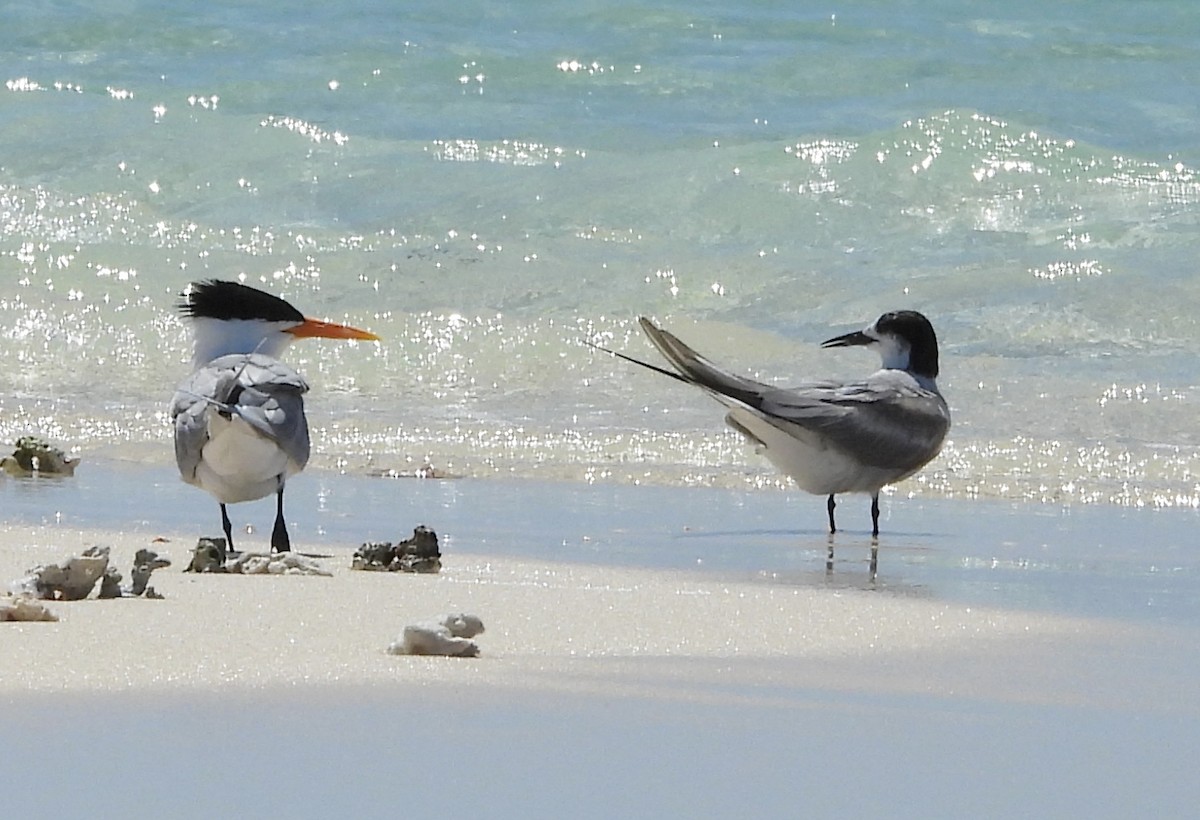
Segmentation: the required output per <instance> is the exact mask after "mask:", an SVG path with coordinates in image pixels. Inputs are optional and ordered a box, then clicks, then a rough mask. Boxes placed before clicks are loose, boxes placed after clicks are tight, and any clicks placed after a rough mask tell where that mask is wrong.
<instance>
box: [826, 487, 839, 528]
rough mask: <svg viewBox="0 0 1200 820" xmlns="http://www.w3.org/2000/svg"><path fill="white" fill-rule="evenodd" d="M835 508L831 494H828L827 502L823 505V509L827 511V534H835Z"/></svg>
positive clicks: (835, 503) (835, 504)
mask: <svg viewBox="0 0 1200 820" xmlns="http://www.w3.org/2000/svg"><path fill="white" fill-rule="evenodd" d="M836 506H837V502H836V501H834V500H833V493H830V494H829V501H828V502H826V504H825V509H827V510H829V532H830V533H835V532H837V527H836V526H835V525H834V523H833V508H834V507H836Z"/></svg>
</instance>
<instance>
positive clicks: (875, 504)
mask: <svg viewBox="0 0 1200 820" xmlns="http://www.w3.org/2000/svg"><path fill="white" fill-rule="evenodd" d="M871 536H872V537H873V538H878V537H879V493H872V494H871Z"/></svg>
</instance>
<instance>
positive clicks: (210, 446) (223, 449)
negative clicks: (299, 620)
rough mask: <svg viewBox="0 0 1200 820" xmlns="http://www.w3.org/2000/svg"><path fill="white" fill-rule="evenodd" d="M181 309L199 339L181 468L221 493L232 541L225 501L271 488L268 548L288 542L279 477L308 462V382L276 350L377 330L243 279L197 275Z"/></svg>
mask: <svg viewBox="0 0 1200 820" xmlns="http://www.w3.org/2000/svg"><path fill="white" fill-rule="evenodd" d="M179 311H180V313H181V314H182V315H183V316H184V317H185V318H186V319H188V320H189V321H190V323H191V325H192V331H193V336H194V339H195V353H194V356H193V361H192V364H193V367H194V368H195V369H194V370H193V372H192V374H191V376H189V377H188V378H187V379H185V380H184V382H183V383H182V384H181V385H179V388H178V389H177V390H176V392H175V397H174V399H173V400H172V402H171V421H172V423H173V424H174V425H175V460H176V462H177V463H178V465H179V473H180V475H181V476H182V478H183V480H184V481H186V482H187V483H189V484H194V485H196V486H197V487H200V488H202V489H204V490H207V491H208V492H209V493H211V494H212V495H213V496H214V497H215V498H216V499H217V502H218V503H219V504H220V506H221V526H222V527H223V529H224V531H225V539H226V544H227V546H228V548H229V549H230V550H232V549H233V532H232V529H233V528H232V525H231V524H230V521H229V513H228V511H227V510H226V505H227V504H236V503H238V502H241V501H254V500H256V499H259V498H265V497H266V496H268V495H271V494H272V493H274V494H275V497H276V512H275V526H274V529H273V530H272V531H271V549H272V550H273V551H276V552H286V551H289V550H290V549H291V540H290V538H289V537H288V531H287V525H286V523H285V522H284V518H283V487H284V484H285V483H286V482H287V479H288V478H289V477H290V476H292V475H295V474H296V473H298V472H300V471H301V470H303V469H304V466H305V464H307V463H308V455H309V439H308V420H307V419H306V418H305V416H304V394H305V393H306V392H308V383H307V382H306V381H305V380H304V378H303V377H302V376H301V375H300V374H299V373H297V372H296V371H295V370H294V369H292V368H291V367H290V366H288V365H286V364H284V363H283V362H282V361H280V360H279V356H280V355H282V353H283V351H284V350H285V349H286V348H287V346H288V345H289V344H291V343H292V342H293V341H295V340H296V339H305V338H326V339H353V340H358V341H378V339H379V337H378V336H376V335H375V334H374V333H369V332H367V331H365V330H359V329H358V328H355V327H349V326H347V325H339V324H334V323H332V322H324V321H320V320H317V319H309V318H307V317H305V316H304V314H303V313H301V312H300V311H299V310H297V309H296V308H294V307H292V305H290V304H288V303H287V302H285V301H284V300H283V299H280V298H279V297H278V296H274V295H273V294H270V293H266V292H265V291H261V290H258V289H256V288H252V287H250V286H248V285H243V284H240V283H238V282H227V281H220V280H207V281H203V282H194V283H192V284H191V285H189V286H188V288H187V289H186V290H185V291H184V293H183V298H182V301H180V303H179Z"/></svg>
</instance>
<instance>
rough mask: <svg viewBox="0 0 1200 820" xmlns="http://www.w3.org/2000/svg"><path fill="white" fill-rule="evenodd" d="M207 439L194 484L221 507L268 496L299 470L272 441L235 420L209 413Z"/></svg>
mask: <svg viewBox="0 0 1200 820" xmlns="http://www.w3.org/2000/svg"><path fill="white" fill-rule="evenodd" d="M208 435H209V440H208V442H207V443H205V445H204V449H203V451H202V455H201V460H200V464H199V465H198V466H197V467H196V483H197V484H199V485H200V486H201V487H203V488H204V489H205V490H207V491H208V492H210V493H212V494H213V495H214V496H215V497H216V498H217V500H218V501H220V502H221V503H223V504H235V503H237V502H239V501H253V500H254V499H256V498H263V497H264V496H267V495H271V494H272V493H274V492H276V491H277V490H278V489H279V488H280V486H281V485H282V481H283V480H284V479H286V478H287V477H288V476H290V475H292V474H294V473H296V472H298V470H299V466H298V465H297V464H295V463H294V462H292V461H291V460H289V459H288V457H287V455H285V454H284V452H283V450H281V449H280V448H279V446H278V445H276V444H275V442H274V441H272V440H271V439H269V438H267V437H266V436H263V435H261V434H260V433H259V432H258V431H256V430H255V429H254V428H253V427H251V426H250V425H248V424H246V423H245V422H244V421H242V420H241V419H239V418H237V417H234V418H233V419H228V418H225V417H224V416H222V415H220V414H219V413H217V412H215V411H210V412H209V414H208Z"/></svg>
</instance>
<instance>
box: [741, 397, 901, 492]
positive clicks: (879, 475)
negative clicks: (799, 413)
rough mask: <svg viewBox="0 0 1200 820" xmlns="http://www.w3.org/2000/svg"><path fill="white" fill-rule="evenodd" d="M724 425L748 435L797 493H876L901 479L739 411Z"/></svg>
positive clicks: (816, 438) (798, 431) (800, 432)
mask: <svg viewBox="0 0 1200 820" xmlns="http://www.w3.org/2000/svg"><path fill="white" fill-rule="evenodd" d="M726 421H727V422H730V423H731V426H732V427H734V428H735V429H737V428H739V427H743V428H745V429H746V430H748V431H750V433H751V435H752V436H753V438H754V439H755V440H756V443H757V445H758V446H757V450H758V452H759V454H760V455H763V456H765V457H766V458H767V460H768V461H770V462H771V463H772V464H774V465H775V467H776V468H777V469H778V470H779V471H780V472H782V473H784V474H785V475H787V476H788V477H789V478H791V479H792V481H795V482H796V485H797V486H798V487H800V489H802V490H804V491H806V492H810V493H814V494H816V495H830V494H839V493H875V492H878V491H879V489H880V488H881V487H883V486H884V485H886V484H891V483H892V482H894V481H899V480H900V479H901V478H903V477H904V476H902V475H897V473H896V471H895V470H884V469H881V468H878V467H870V466H865V465H863V464H861V463H859V462H858V461H857V460H855V459H853V458H850V457H849V456H848V455H847V454H845V453H844V452H842V451H841V450H838V449H836V448H834V447H831V446H829V445H828V444H827V443H826V442H825V441H824V440H823V439H822V438H821V436H820V434H819V433H816V432H813V431H811V430H805V429H803V428H801V427H798V426H795V425H790V426H789V428H788V429H787V430H782V429H780V428H779V427H776V426H775V425H773V424H771V423H769V422H768V421H766V420H765V419H763V418H762V417H761V416H759V415H757V414H756V413H754V412H752V411H751V410H749V409H746V408H742V407H734V408H731V409H730V411H729V413H728V415H727V416H726Z"/></svg>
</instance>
